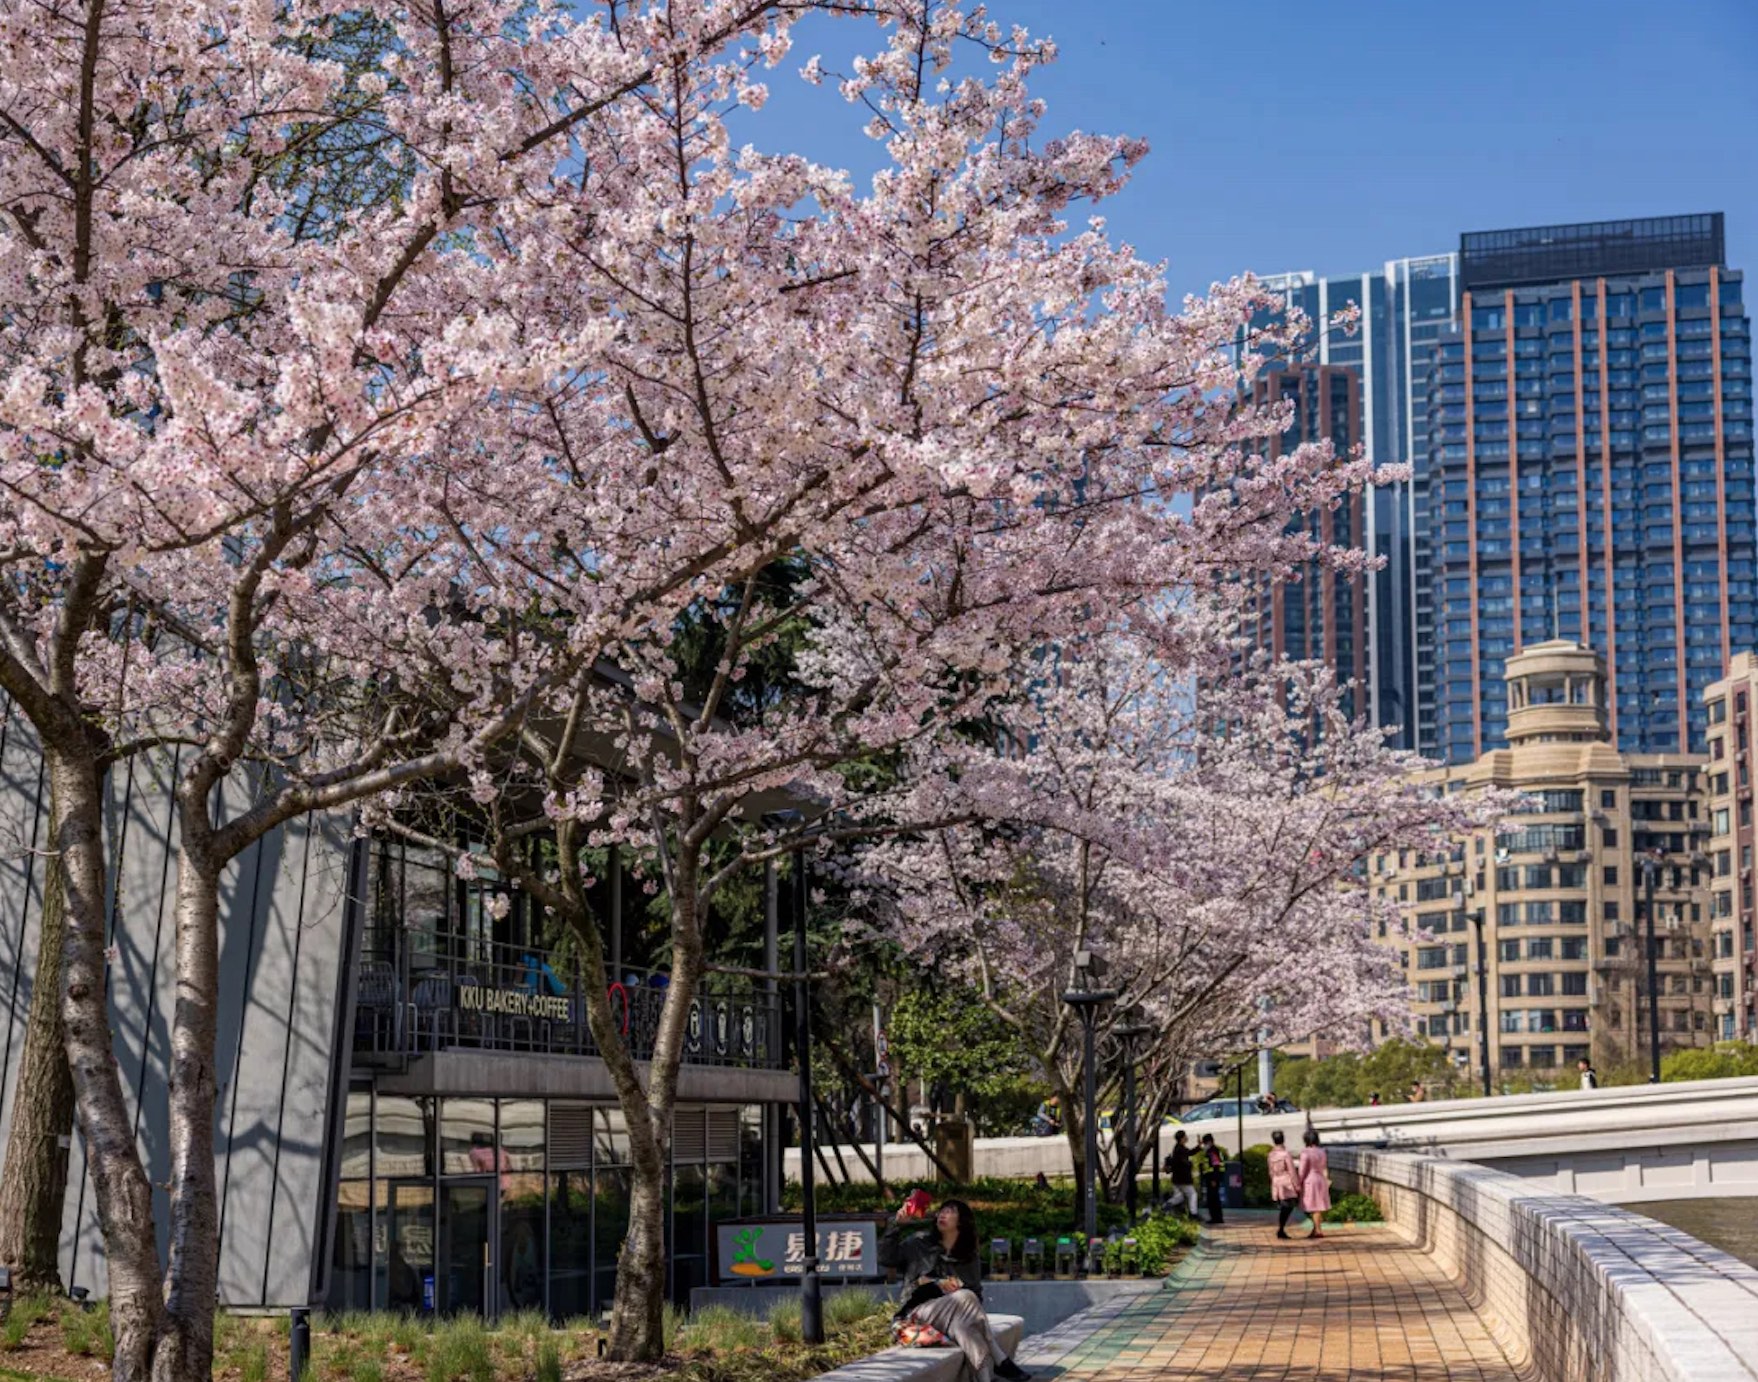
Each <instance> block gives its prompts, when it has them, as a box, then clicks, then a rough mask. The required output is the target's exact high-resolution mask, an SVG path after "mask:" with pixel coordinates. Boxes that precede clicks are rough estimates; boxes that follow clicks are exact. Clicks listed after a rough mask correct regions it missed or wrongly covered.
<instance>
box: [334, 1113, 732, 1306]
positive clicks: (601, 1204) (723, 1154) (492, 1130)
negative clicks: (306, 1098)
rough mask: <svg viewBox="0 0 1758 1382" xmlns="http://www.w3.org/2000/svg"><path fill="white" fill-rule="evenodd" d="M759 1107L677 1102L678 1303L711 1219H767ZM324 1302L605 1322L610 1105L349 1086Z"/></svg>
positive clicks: (673, 1232) (674, 1275)
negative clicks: (435, 1094) (761, 1216)
mask: <svg viewBox="0 0 1758 1382" xmlns="http://www.w3.org/2000/svg"><path fill="white" fill-rule="evenodd" d="M762 1124H763V1119H762V1111H761V1109H760V1108H758V1107H756V1106H751V1105H747V1106H743V1107H737V1106H728V1107H715V1106H708V1107H703V1106H689V1107H684V1108H680V1109H679V1110H678V1111H677V1113H676V1115H675V1116H674V1119H673V1125H672V1161H671V1193H670V1196H669V1208H668V1213H667V1216H666V1235H667V1242H666V1247H667V1254H666V1255H667V1259H668V1262H669V1266H670V1278H671V1279H670V1283H669V1285H670V1294H671V1297H672V1299H673V1300H675V1301H678V1302H680V1303H681V1302H684V1301H687V1300H688V1299H689V1293H690V1290H691V1288H692V1287H696V1286H704V1285H707V1284H708V1281H709V1267H710V1249H709V1243H710V1242H711V1234H712V1231H713V1225H714V1224H716V1223H720V1222H725V1221H727V1220H731V1219H736V1218H738V1217H740V1216H741V1215H754V1214H760V1213H762V1212H763V1210H764V1204H763V1195H764V1190H763V1176H764V1165H763V1142H762ZM340 1172H341V1174H340V1178H339V1181H338V1186H337V1195H336V1225H335V1234H334V1237H333V1238H332V1240H331V1242H332V1250H331V1263H330V1273H329V1298H328V1301H327V1305H328V1308H329V1309H331V1310H334V1311H343V1310H395V1311H403V1312H406V1313H410V1314H437V1315H453V1314H475V1315H482V1316H486V1317H493V1316H497V1315H503V1314H508V1313H512V1312H515V1311H523V1310H535V1311H541V1312H543V1313H545V1314H547V1315H549V1316H550V1317H551V1318H553V1319H557V1320H567V1319H576V1318H581V1317H594V1318H595V1317H596V1316H598V1315H599V1314H600V1313H602V1312H603V1311H604V1310H606V1309H608V1308H609V1306H610V1302H611V1298H612V1296H613V1295H614V1294H615V1291H616V1259H617V1254H618V1253H619V1252H620V1251H621V1249H622V1242H623V1235H624V1234H625V1233H626V1232H627V1231H628V1218H629V1178H630V1174H631V1172H630V1164H629V1139H628V1134H627V1132H626V1131H625V1129H624V1125H623V1115H622V1111H621V1110H620V1109H619V1108H616V1107H615V1106H606V1105H602V1104H590V1103H583V1102H579V1101H567V1100H553V1099H552V1100H544V1099H491V1098H432V1097H410V1096H406V1095H399V1094H390V1093H385V1092H382V1091H375V1090H374V1089H372V1088H356V1089H354V1090H353V1091H351V1092H350V1093H349V1095H348V1103H347V1109H346V1114H345V1118H344V1128H343V1139H342V1151H341V1162H340Z"/></svg>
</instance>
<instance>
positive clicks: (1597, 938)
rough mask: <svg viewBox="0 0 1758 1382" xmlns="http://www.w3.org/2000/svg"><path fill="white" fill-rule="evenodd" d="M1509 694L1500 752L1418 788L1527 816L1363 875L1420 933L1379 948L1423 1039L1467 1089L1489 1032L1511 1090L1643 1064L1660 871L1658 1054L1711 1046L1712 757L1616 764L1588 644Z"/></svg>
mask: <svg viewBox="0 0 1758 1382" xmlns="http://www.w3.org/2000/svg"><path fill="white" fill-rule="evenodd" d="M1752 673H1753V675H1758V667H1754V668H1753V669H1752ZM1506 680H1507V686H1508V733H1507V747H1505V748H1498V749H1493V750H1491V751H1490V752H1487V753H1485V754H1484V755H1483V756H1482V757H1480V758H1479V759H1477V761H1476V762H1475V763H1471V764H1468V765H1463V766H1454V767H1452V768H1436V769H1433V770H1431V771H1429V772H1428V773H1426V774H1425V777H1427V778H1429V779H1431V780H1432V781H1433V782H1434V783H1435V784H1436V786H1437V787H1438V788H1439V789H1440V790H1443V791H1447V792H1473V791H1482V790H1485V789H1498V788H1499V789H1505V790H1510V791H1516V792H1520V793H1523V794H1524V795H1525V797H1526V804H1525V805H1524V807H1523V808H1522V809H1521V810H1519V811H1518V812H1517V813H1516V814H1514V815H1512V816H1509V817H1508V818H1506V819H1505V820H1504V821H1503V822H1502V823H1501V824H1500V826H1499V827H1498V828H1497V829H1495V830H1493V831H1492V830H1485V831H1481V832H1477V833H1476V834H1474V835H1473V836H1471V837H1469V838H1466V839H1462V840H1456V841H1454V842H1453V843H1452V844H1451V845H1450V847H1448V848H1446V849H1444V850H1441V851H1436V852H1432V853H1425V854H1417V853H1412V852H1405V853H1403V854H1401V855H1393V854H1387V855H1381V856H1378V857H1376V858H1375V859H1374V860H1373V861H1372V863H1371V877H1370V880H1369V881H1370V883H1371V884H1372V885H1373V886H1374V888H1375V889H1376V891H1377V892H1378V894H1379V896H1381V897H1382V898H1385V899H1387V900H1391V901H1396V902H1397V904H1398V905H1399V909H1400V911H1401V913H1402V915H1403V916H1404V918H1405V920H1406V921H1407V922H1408V923H1409V925H1410V926H1411V927H1412V928H1414V931H1413V934H1412V935H1411V936H1408V937H1402V936H1399V935H1397V934H1396V933H1395V931H1392V928H1387V929H1388V932H1390V933H1389V934H1387V935H1386V937H1385V939H1386V943H1387V944H1390V945H1394V946H1396V947H1398V949H1399V950H1400V951H1401V954H1402V960H1403V963H1404V964H1405V966H1406V967H1407V972H1408V975H1409V979H1410V983H1411V987H1412V998H1413V1004H1412V1008H1413V1012H1414V1013H1415V1015H1416V1024H1417V1029H1418V1032H1419V1034H1420V1035H1423V1036H1426V1037H1427V1038H1428V1039H1429V1040H1431V1041H1433V1042H1435V1043H1437V1044H1440V1045H1442V1046H1445V1047H1446V1048H1448V1050H1449V1051H1450V1052H1451V1053H1452V1055H1453V1058H1454V1060H1455V1062H1456V1063H1457V1064H1458V1065H1459V1066H1460V1067H1461V1069H1462V1071H1463V1072H1466V1073H1469V1075H1470V1077H1471V1078H1472V1079H1473V1080H1475V1079H1476V1078H1477V1073H1478V1070H1479V1068H1480V1062H1481V1059H1482V1057H1481V1054H1480V1048H1479V1046H1478V1037H1479V1034H1480V1033H1483V1034H1485V1035H1486V1036H1487V1039H1488V1043H1489V1059H1490V1064H1491V1066H1492V1069H1493V1070H1494V1071H1495V1072H1499V1074H1500V1075H1501V1076H1513V1075H1523V1074H1531V1075H1535V1076H1537V1077H1539V1078H1541V1079H1542V1078H1544V1076H1545V1074H1546V1072H1549V1071H1556V1072H1557V1074H1558V1077H1559V1078H1562V1077H1563V1072H1564V1071H1569V1078H1572V1077H1573V1072H1572V1067H1573V1066H1574V1063H1575V1061H1576V1060H1577V1059H1578V1058H1580V1057H1582V1056H1590V1057H1591V1058H1592V1059H1593V1060H1594V1061H1595V1062H1596V1063H1597V1064H1600V1065H1606V1064H1611V1063H1614V1062H1623V1061H1630V1060H1637V1061H1643V1062H1645V1061H1646V1060H1647V1058H1648V1055H1647V1053H1648V1031H1649V1019H1648V1004H1647V994H1648V987H1647V980H1646V968H1645V951H1644V948H1643V935H1644V923H1645V914H1644V912H1643V910H1642V899H1643V896H1644V887H1645V883H1646V881H1647V874H1648V873H1649V871H1650V870H1652V873H1653V882H1654V901H1655V920H1656V927H1655V935H1656V940H1657V942H1658V953H1659V958H1658V972H1659V977H1660V990H1661V991H1660V999H1659V1003H1660V1033H1661V1042H1662V1047H1663V1049H1670V1048H1672V1047H1675V1046H1687V1045H1694V1044H1701V1043H1706V1042H1708V1041H1710V1040H1712V1039H1713V1032H1712V1029H1711V998H1712V995H1713V994H1714V992H1715V988H1714V984H1715V982H1717V980H1716V979H1715V978H1714V976H1712V972H1711V960H1710V925H1709V921H1710V918H1709V916H1708V909H1709V903H1708V898H1709V891H1708V887H1707V885H1708V882H1709V868H1710V859H1709V856H1708V854H1707V853H1706V850H1707V848H1708V847H1709V844H1710V834H1709V832H1710V826H1711V818H1710V815H1709V812H1708V810H1707V809H1706V806H1707V803H1706V798H1705V785H1706V784H1705V781H1704V777H1705V771H1704V770H1705V762H1706V760H1705V758H1704V757H1703V756H1702V755H1698V754H1626V753H1621V752H1619V751H1618V749H1617V748H1616V747H1615V746H1614V744H1613V742H1612V739H1611V735H1610V733H1609V732H1608V729H1607V724H1606V709H1605V707H1606V698H1605V667H1604V662H1603V660H1602V659H1601V658H1600V657H1599V655H1598V654H1597V653H1595V652H1593V651H1592V650H1591V649H1589V648H1585V647H1582V646H1581V645H1579V644H1576V643H1571V642H1564V641H1555V642H1547V643H1539V644H1534V645H1532V646H1530V647H1528V648H1526V649H1525V650H1523V651H1522V652H1520V653H1518V654H1516V655H1514V656H1513V657H1510V658H1509V659H1508V660H1507V666H1506ZM1748 815H1749V811H1748ZM1749 896H1750V894H1749V893H1748V898H1749ZM1748 915H1749V913H1748ZM1749 934H1750V932H1749V930H1748V935H1749ZM1745 953H1747V954H1750V947H1749V946H1748V948H1747V950H1746V952H1745ZM1480 972H1481V979H1480ZM1480 992H1483V993H1484V995H1485V1000H1486V1001H1487V1007H1488V1021H1487V1022H1484V1021H1483V1020H1482V1018H1481V1014H1482V1012H1483V1006H1484V1004H1483V1002H1480V999H1479V993H1480Z"/></svg>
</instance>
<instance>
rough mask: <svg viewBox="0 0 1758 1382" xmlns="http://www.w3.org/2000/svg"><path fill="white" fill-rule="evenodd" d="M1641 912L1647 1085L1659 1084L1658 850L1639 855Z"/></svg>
mask: <svg viewBox="0 0 1758 1382" xmlns="http://www.w3.org/2000/svg"><path fill="white" fill-rule="evenodd" d="M1639 862H1640V863H1641V865H1642V897H1643V902H1642V910H1643V913H1644V914H1645V925H1646V927H1647V932H1648V1083H1649V1084H1659V1083H1660V942H1659V941H1657V940H1656V939H1655V936H1654V875H1655V872H1656V871H1657V870H1658V869H1659V868H1660V851H1659V850H1653V851H1650V852H1649V853H1646V854H1644V855H1643V856H1642V858H1641V860H1640V861H1639Z"/></svg>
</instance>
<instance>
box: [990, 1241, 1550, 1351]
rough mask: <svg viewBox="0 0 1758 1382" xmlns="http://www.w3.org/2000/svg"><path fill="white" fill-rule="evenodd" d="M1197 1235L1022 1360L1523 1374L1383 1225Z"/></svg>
mask: <svg viewBox="0 0 1758 1382" xmlns="http://www.w3.org/2000/svg"><path fill="white" fill-rule="evenodd" d="M1204 1233H1205V1237H1204V1240H1203V1247H1202V1248H1201V1249H1199V1250H1198V1252H1196V1253H1195V1254H1193V1255H1192V1257H1191V1258H1190V1259H1189V1260H1187V1261H1186V1263H1185V1264H1184V1265H1183V1266H1182V1267H1181V1268H1180V1269H1179V1271H1178V1272H1177V1274H1176V1275H1175V1276H1174V1277H1173V1280H1172V1282H1171V1284H1170V1288H1169V1289H1167V1290H1165V1291H1159V1292H1155V1293H1154V1294H1152V1295H1148V1296H1137V1297H1133V1298H1129V1299H1127V1300H1123V1301H1118V1302H1115V1303H1112V1304H1107V1305H1103V1306H1098V1307H1095V1308H1094V1309H1093V1310H1090V1311H1087V1312H1085V1313H1084V1314H1082V1315H1079V1316H1076V1317H1075V1318H1074V1319H1072V1320H1069V1321H1066V1322H1065V1323H1064V1324H1063V1325H1062V1326H1060V1327H1059V1328H1057V1329H1055V1330H1053V1331H1051V1332H1050V1333H1048V1334H1044V1335H1042V1336H1040V1337H1038V1338H1037V1339H1030V1338H1028V1339H1027V1340H1026V1341H1025V1348H1024V1350H1023V1352H1022V1353H1021V1355H1020V1362H1021V1363H1023V1364H1024V1365H1025V1366H1026V1367H1027V1368H1030V1369H1032V1371H1033V1372H1034V1373H1035V1374H1036V1375H1037V1377H1038V1378H1040V1379H1043V1380H1044V1382H1048V1380H1049V1379H1050V1378H1061V1379H1067V1380H1068V1382H1074V1380H1075V1379H1081V1378H1092V1379H1095V1382H1175V1380H1176V1379H1182V1378H1203V1379H1226V1380H1227V1382H1235V1380H1238V1382H1243V1380H1244V1379H1247V1378H1250V1379H1254V1380H1258V1379H1284V1378H1289V1379H1292V1378H1303V1379H1313V1380H1314V1382H1333V1379H1335V1382H1342V1379H1346V1378H1347V1379H1368V1378H1382V1377H1383V1378H1396V1379H1400V1382H1414V1380H1415V1379H1419V1378H1420V1379H1429V1378H1470V1379H1476V1380H1477V1382H1515V1379H1517V1378H1519V1377H1520V1374H1519V1373H1518V1372H1517V1371H1516V1370H1515V1369H1514V1368H1513V1367H1512V1366H1511V1365H1510V1364H1509V1362H1508V1360H1507V1357H1506V1355H1504V1354H1503V1352H1502V1350H1501V1349H1500V1348H1499V1347H1498V1346H1497V1344H1496V1342H1495V1340H1494V1339H1493V1338H1492V1337H1491V1336H1490V1333H1489V1331H1488V1329H1486V1328H1485V1327H1484V1324H1483V1322H1482V1321H1481V1320H1480V1319H1479V1318H1478V1316H1477V1314H1476V1313H1475V1312H1474V1311H1473V1310H1472V1308H1471V1306H1470V1304H1469V1303H1468V1302H1467V1301H1466V1299H1465V1297H1464V1296H1463V1295H1462V1294H1461V1293H1460V1292H1459V1290H1458V1289H1457V1288H1456V1287H1455V1286H1454V1285H1453V1284H1452V1282H1451V1281H1449V1280H1448V1279H1447V1277H1446V1276H1445V1275H1444V1274H1443V1273H1442V1272H1441V1271H1440V1270H1439V1268H1438V1267H1436V1266H1435V1264H1434V1263H1433V1261H1432V1260H1431V1259H1430V1258H1429V1257H1428V1256H1427V1255H1426V1254H1424V1253H1423V1252H1421V1251H1420V1250H1418V1249H1416V1248H1414V1247H1411V1246H1410V1245H1409V1244H1408V1243H1406V1242H1404V1240H1403V1239H1401V1238H1399V1237H1398V1236H1397V1234H1395V1233H1394V1232H1393V1231H1392V1230H1391V1229H1389V1228H1384V1227H1380V1226H1377V1225H1375V1226H1372V1227H1364V1226H1361V1225H1355V1226H1351V1227H1346V1228H1343V1229H1340V1230H1338V1231H1336V1232H1333V1233H1328V1234H1326V1235H1325V1237H1324V1238H1322V1239H1320V1240H1319V1241H1317V1242H1307V1241H1303V1240H1299V1239H1296V1240H1293V1241H1289V1242H1278V1241H1277V1239H1276V1229H1275V1220H1274V1218H1273V1217H1270V1216H1264V1215H1254V1214H1249V1213H1248V1214H1244V1215H1239V1216H1237V1221H1236V1222H1235V1221H1233V1220H1230V1221H1229V1222H1228V1223H1227V1224H1226V1225H1225V1226H1223V1227H1221V1228H1219V1229H1205V1230H1204ZM1095 1325H1096V1326H1097V1327H1094V1326H1095Z"/></svg>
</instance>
